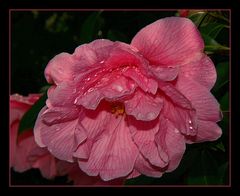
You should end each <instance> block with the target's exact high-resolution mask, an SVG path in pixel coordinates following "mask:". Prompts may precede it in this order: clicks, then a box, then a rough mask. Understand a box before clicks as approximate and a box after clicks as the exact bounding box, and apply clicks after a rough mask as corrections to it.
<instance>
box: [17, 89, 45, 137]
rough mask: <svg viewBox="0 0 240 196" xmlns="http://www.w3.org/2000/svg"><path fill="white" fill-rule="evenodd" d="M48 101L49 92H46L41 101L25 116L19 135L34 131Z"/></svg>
mask: <svg viewBox="0 0 240 196" xmlns="http://www.w3.org/2000/svg"><path fill="white" fill-rule="evenodd" d="M46 99H47V92H45V93H44V94H43V95H42V96H41V97H40V98H39V100H38V101H37V102H36V103H35V104H34V105H33V106H32V107H31V108H30V109H29V110H28V111H27V112H26V113H25V114H24V115H23V117H22V119H21V121H20V125H19V129H18V134H21V133H23V132H24V131H27V130H29V129H33V127H34V125H35V121H36V119H37V116H38V113H39V112H40V110H41V109H42V108H43V106H44V105H45V101H46Z"/></svg>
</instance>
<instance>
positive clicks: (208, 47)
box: [202, 33, 229, 53]
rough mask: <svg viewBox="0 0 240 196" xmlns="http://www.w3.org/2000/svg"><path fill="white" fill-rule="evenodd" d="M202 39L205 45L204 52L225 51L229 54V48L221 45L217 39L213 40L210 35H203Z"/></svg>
mask: <svg viewBox="0 0 240 196" xmlns="http://www.w3.org/2000/svg"><path fill="white" fill-rule="evenodd" d="M202 37H203V40H204V43H205V48H204V50H205V51H206V52H207V53H214V52H222V51H224V52H226V53H227V52H229V48H228V47H226V46H223V45H221V44H219V43H218V42H217V41H216V40H215V39H213V38H212V37H210V36H209V35H206V34H204V33H202Z"/></svg>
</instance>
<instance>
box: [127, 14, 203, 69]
mask: <svg viewBox="0 0 240 196" xmlns="http://www.w3.org/2000/svg"><path fill="white" fill-rule="evenodd" d="M131 45H133V46H134V47H136V48H137V49H138V50H139V52H140V53H141V54H143V56H144V57H145V58H147V59H148V60H149V61H150V64H154V65H179V64H180V63H183V62H186V61H189V59H191V58H192V57H193V56H194V54H196V53H198V52H201V51H202V50H203V48H204V42H203V40H202V38H201V36H200V33H199V31H198V30H197V27H196V26H195V25H194V23H193V22H192V21H191V20H189V19H187V18H180V17H168V18H164V19H160V20H157V21H156V22H154V23H152V24H150V25H148V26H146V27H144V28H143V29H141V30H140V31H139V32H138V33H137V34H136V35H135V37H134V38H133V40H132V42H131Z"/></svg>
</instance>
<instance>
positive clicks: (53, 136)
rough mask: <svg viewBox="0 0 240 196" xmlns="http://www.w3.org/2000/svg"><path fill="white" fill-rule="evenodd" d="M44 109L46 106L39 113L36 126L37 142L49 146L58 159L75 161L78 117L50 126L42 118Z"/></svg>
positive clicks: (42, 145)
mask: <svg viewBox="0 0 240 196" xmlns="http://www.w3.org/2000/svg"><path fill="white" fill-rule="evenodd" d="M44 111H46V108H43V109H42V110H41V112H40V113H39V117H38V118H37V121H36V124H35V127H34V136H35V140H36V142H37V144H38V145H39V146H41V147H45V146H47V147H48V150H49V151H50V152H51V153H52V154H53V155H54V156H55V157H57V158H58V159H60V160H66V161H69V162H73V158H72V153H73V151H74V150H75V147H76V146H77V145H78V144H76V139H75V132H76V131H77V130H78V127H79V124H78V118H77V119H72V120H70V121H66V122H61V123H58V124H53V125H51V126H48V125H47V124H46V123H44V121H43V119H42V114H43V112H44ZM85 137H86V136H85Z"/></svg>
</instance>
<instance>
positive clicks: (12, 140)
mask: <svg viewBox="0 0 240 196" xmlns="http://www.w3.org/2000/svg"><path fill="white" fill-rule="evenodd" d="M18 125H19V121H18V120H17V121H15V122H14V123H11V130H10V133H9V136H10V145H9V147H10V167H13V166H14V165H15V155H16V151H17V146H16V145H17V133H18Z"/></svg>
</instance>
